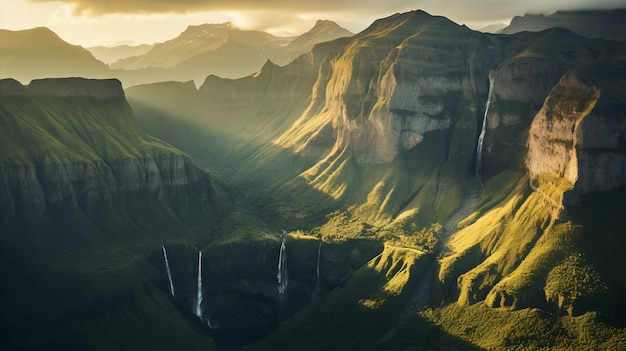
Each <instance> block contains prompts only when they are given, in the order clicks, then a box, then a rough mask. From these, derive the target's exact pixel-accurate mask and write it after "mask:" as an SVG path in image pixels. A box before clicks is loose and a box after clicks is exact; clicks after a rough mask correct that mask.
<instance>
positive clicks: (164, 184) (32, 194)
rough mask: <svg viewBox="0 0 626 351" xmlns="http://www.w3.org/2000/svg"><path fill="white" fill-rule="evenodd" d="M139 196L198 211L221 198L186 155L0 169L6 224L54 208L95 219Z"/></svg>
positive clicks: (2, 207)
mask: <svg viewBox="0 0 626 351" xmlns="http://www.w3.org/2000/svg"><path fill="white" fill-rule="evenodd" d="M133 193H144V194H152V196H151V197H153V198H154V200H156V201H161V202H165V203H172V204H176V205H184V204H187V205H189V206H198V211H202V210H206V209H208V208H210V207H211V206H212V205H211V202H212V201H213V200H214V197H215V189H214V187H213V184H212V181H211V179H210V177H209V175H208V173H206V172H204V171H202V170H200V169H199V168H198V167H197V166H195V165H194V164H193V162H192V161H191V159H190V158H189V157H187V156H184V155H176V154H171V155H161V156H157V157H154V158H143V159H120V160H111V161H104V160H102V161H96V162H83V163H78V162H75V163H70V164H38V165H20V166H14V167H4V168H0V204H1V208H0V211H1V213H2V215H3V216H4V217H5V218H11V217H16V218H19V219H24V220H30V219H40V218H42V217H44V216H45V215H46V213H47V209H48V208H49V207H54V206H61V205H69V207H70V208H72V209H74V210H82V211H84V212H86V213H87V214H95V213H96V211H97V208H98V206H101V205H106V206H112V205H113V199H115V198H120V197H123V196H126V195H129V196H130V195H132V194H133ZM192 200H193V201H192ZM202 207H205V208H202Z"/></svg>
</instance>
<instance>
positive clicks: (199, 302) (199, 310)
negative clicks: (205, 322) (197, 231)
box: [196, 251, 202, 319]
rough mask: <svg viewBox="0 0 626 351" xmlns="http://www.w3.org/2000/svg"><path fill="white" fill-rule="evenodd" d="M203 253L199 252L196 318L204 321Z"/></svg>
mask: <svg viewBox="0 0 626 351" xmlns="http://www.w3.org/2000/svg"><path fill="white" fill-rule="evenodd" d="M201 305H202V251H198V292H197V295H196V316H198V318H200V319H202V307H201Z"/></svg>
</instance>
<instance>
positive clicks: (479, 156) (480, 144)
mask: <svg viewBox="0 0 626 351" xmlns="http://www.w3.org/2000/svg"><path fill="white" fill-rule="evenodd" d="M492 94H493V78H491V77H489V93H488V94H487V104H486V105H485V115H484V116H483V126H482V129H481V130H480V135H479V136H478V145H477V146H476V172H475V176H476V178H480V176H481V174H480V171H481V169H480V167H481V165H482V163H483V142H484V141H485V132H486V131H487V114H488V112H489V105H490V104H491V95H492Z"/></svg>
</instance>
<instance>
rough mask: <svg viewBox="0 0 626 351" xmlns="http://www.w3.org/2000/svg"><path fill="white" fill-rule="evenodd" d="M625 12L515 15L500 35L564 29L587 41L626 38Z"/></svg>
mask: <svg viewBox="0 0 626 351" xmlns="http://www.w3.org/2000/svg"><path fill="white" fill-rule="evenodd" d="M625 18H626V9H621V10H611V11H557V12H555V13H553V14H551V15H547V16H546V15H542V14H539V15H532V14H526V15H524V16H515V17H513V19H512V20H511V24H509V26H508V27H506V28H504V29H502V30H500V31H499V32H498V33H501V34H514V33H519V32H524V31H528V32H539V31H542V30H545V29H548V28H554V27H561V28H565V29H567V30H570V31H572V32H574V33H576V34H580V35H582V36H585V37H588V38H604V39H611V40H625V39H626V21H624V19H625Z"/></svg>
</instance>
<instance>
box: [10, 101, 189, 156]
mask: <svg viewBox="0 0 626 351" xmlns="http://www.w3.org/2000/svg"><path fill="white" fill-rule="evenodd" d="M0 118H2V120H0V123H1V124H2V126H3V128H2V131H0V133H1V134H0V135H1V138H0V145H1V147H2V149H3V150H5V152H3V153H2V157H1V158H0V166H4V167H7V166H14V165H32V164H34V163H45V164H50V163H69V162H89V161H96V160H102V159H103V160H116V159H125V158H142V157H147V156H156V155H159V154H166V153H177V154H180V151H178V150H176V149H174V148H172V147H171V146H169V145H167V144H166V143H164V142H162V141H160V140H157V139H155V138H153V137H150V136H148V135H146V134H143V133H142V132H141V131H140V130H139V128H138V127H137V124H136V121H135V120H134V116H133V111H132V109H131V108H130V106H129V105H128V103H127V102H126V101H125V100H124V99H114V100H98V99H93V98H89V97H73V98H67V99H58V98H46V97H0Z"/></svg>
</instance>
